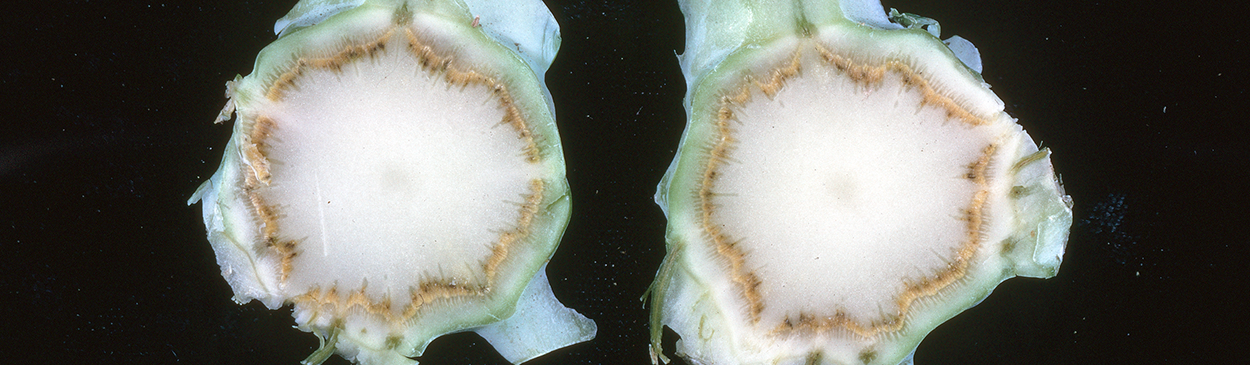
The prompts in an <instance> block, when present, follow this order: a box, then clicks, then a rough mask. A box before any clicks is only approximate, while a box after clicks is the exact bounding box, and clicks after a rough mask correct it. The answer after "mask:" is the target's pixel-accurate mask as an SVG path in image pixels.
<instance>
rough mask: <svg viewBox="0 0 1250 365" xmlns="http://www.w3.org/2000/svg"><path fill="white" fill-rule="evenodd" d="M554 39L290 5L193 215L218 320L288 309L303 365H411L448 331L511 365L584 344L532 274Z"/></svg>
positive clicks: (549, 198) (544, 250)
mask: <svg viewBox="0 0 1250 365" xmlns="http://www.w3.org/2000/svg"><path fill="white" fill-rule="evenodd" d="M509 9H510V10H509ZM509 11H511V13H509ZM474 14H476V15H474ZM482 16H486V17H487V18H486V20H485V21H482V20H481V19H482ZM475 18H476V19H475ZM554 24H555V23H554V20H553V19H551V15H550V13H549V12H547V10H546V8H545V7H544V5H543V4H542V3H541V2H528V3H524V4H515V5H513V6H511V7H509V8H504V7H503V5H502V4H493V5H492V4H477V3H475V4H470V5H466V4H464V3H460V2H458V1H434V2H405V1H364V2H360V1H306V2H303V3H301V4H300V5H297V6H296V8H295V10H293V11H292V14H290V15H288V16H287V17H285V18H283V20H282V21H279V23H278V25H277V27H276V29H275V30H276V31H277V32H280V33H281V34H282V36H281V37H280V38H279V40H278V41H276V42H274V44H272V45H270V46H269V47H266V49H265V50H264V51H262V52H261V54H260V56H259V57H258V59H257V63H256V69H255V70H254V71H253V72H252V74H251V75H249V76H248V77H246V78H242V77H241V78H238V79H236V80H235V81H232V82H230V83H229V84H228V86H227V96H228V97H229V98H230V102H229V103H228V105H227V108H226V110H224V111H223V113H222V117H221V118H219V119H229V117H230V115H231V112H232V111H233V112H235V113H237V115H238V119H237V121H236V124H235V133H234V136H233V137H232V138H231V140H230V143H229V144H228V146H227V148H226V154H225V157H224V158H223V161H222V165H221V168H220V169H219V170H218V171H217V173H216V174H214V176H213V177H212V179H210V181H208V182H206V183H205V184H204V185H203V186H202V187H201V188H200V191H198V192H197V193H196V195H195V197H193V198H192V202H194V201H196V200H201V199H202V200H203V201H204V217H205V225H206V226H207V227H208V235H209V240H210V242H211V243H212V244H213V247H214V250H215V251H216V253H217V257H218V263H219V264H220V265H221V266H222V272H223V275H224V276H225V277H226V279H227V281H229V282H230V285H231V287H232V288H233V289H234V291H235V300H237V301H239V302H240V303H242V302H246V301H249V300H252V299H257V300H260V301H261V302H263V303H265V305H267V306H269V307H270V308H277V307H279V306H281V305H283V304H286V303H292V304H294V306H295V313H294V315H295V319H296V323H297V324H298V325H299V328H301V329H303V330H305V331H310V332H314V333H316V334H317V335H318V336H319V337H321V338H322V339H323V340H328V341H325V342H323V345H322V349H321V350H318V351H317V352H316V353H314V354H313V355H312V356H310V357H309V360H308V361H307V362H312V363H318V362H320V361H322V360H324V359H325V358H326V357H328V356H329V355H330V354H331V353H333V352H336V351H337V352H338V353H339V354H342V355H343V356H344V357H346V358H348V359H352V360H355V361H357V362H360V363H365V364H389V363H413V362H414V361H413V360H412V359H410V357H413V356H418V355H420V354H421V352H422V351H423V350H424V348H425V347H426V345H428V344H429V342H430V341H432V340H433V339H434V338H435V337H437V336H439V335H441V334H444V333H449V332H456V331H464V330H474V331H478V332H479V333H481V334H482V335H483V337H485V338H486V339H487V340H489V341H490V342H491V343H492V344H493V345H495V346H496V348H497V349H498V350H499V351H500V353H501V354H503V355H504V357H505V358H507V359H508V360H509V361H513V362H522V361H525V360H528V359H530V358H533V357H536V356H539V355H542V354H543V353H546V352H548V351H550V350H553V349H556V348H559V347H563V346H566V345H569V344H573V343H577V342H581V341H585V340H589V339H590V338H593V337H594V333H595V326H594V323H593V322H591V321H590V320H588V319H586V318H585V317H583V316H581V315H580V314H577V313H576V312H574V311H572V310H570V309H567V308H565V307H564V306H562V305H561V304H560V303H559V302H558V301H557V300H556V299H555V297H554V296H553V295H552V292H551V289H550V288H549V286H548V284H547V280H546V276H545V274H543V271H542V270H543V268H544V267H545V264H546V261H547V259H548V258H549V257H550V256H551V254H552V252H553V251H554V250H555V248H556V246H557V245H558V243H559V241H560V237H561V235H562V234H563V231H564V227H565V225H566V224H567V222H568V218H569V197H568V186H567V183H566V180H565V176H564V173H565V172H564V160H563V156H562V152H561V150H560V141H559V135H558V134H557V132H556V127H555V122H554V119H553V113H552V109H551V102H550V97H549V96H548V93H547V91H546V86H545V85H544V84H543V83H542V74H543V72H544V71H545V70H546V67H547V65H549V64H550V62H551V58H552V56H554V53H555V48H557V47H558V44H559V38H558V37H559V36H558V31H557V30H556V27H555V25H554ZM502 33H508V34H509V37H510V38H507V39H501V38H500V35H499V34H502ZM504 40H507V41H509V42H508V43H506V44H505V43H503V41H504ZM520 41H525V42H526V43H525V44H524V45H522V43H521V42H520ZM518 51H528V53H526V54H524V55H522V54H521V53H518ZM537 333H541V335H537Z"/></svg>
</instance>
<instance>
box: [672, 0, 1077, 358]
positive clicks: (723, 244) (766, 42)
mask: <svg viewBox="0 0 1250 365" xmlns="http://www.w3.org/2000/svg"><path fill="white" fill-rule="evenodd" d="M681 7H682V11H683V12H684V13H685V15H686V27H687V29H686V44H687V49H686V51H685V53H684V54H682V56H681V64H682V69H683V71H684V73H685V75H686V80H687V84H688V89H687V90H688V91H687V95H686V99H685V103H686V110H687V113H688V115H689V122H688V124H687V127H686V131H685V134H684V135H683V136H682V141H681V146H680V149H679V151H678V154H677V157H676V159H675V160H674V161H673V164H672V166H671V167H670V168H669V171H668V173H667V174H666V175H665V177H664V180H663V181H662V182H661V183H660V186H659V191H658V192H657V194H656V201H657V203H659V204H660V206H661V207H662V208H664V210H665V213H666V215H667V216H668V219H669V225H668V233H667V241H668V254H667V257H666V258H665V261H664V264H663V265H662V266H661V269H660V271H659V274H658V276H657V278H656V279H655V282H654V283H653V284H652V287H651V289H650V291H649V293H648V295H649V300H650V305H651V310H652V317H651V331H652V351H653V355H654V360H655V361H657V362H658V361H665V362H667V361H668V359H667V357H666V356H665V355H664V352H663V350H664V349H662V348H661V344H660V342H661V341H660V337H661V331H662V328H663V326H668V327H670V328H671V329H673V330H674V331H675V332H676V333H677V334H678V335H679V336H680V340H679V341H678V342H677V345H676V349H675V352H676V353H677V354H678V355H679V356H681V357H683V358H685V359H686V360H688V361H689V362H691V363H694V364H721V365H725V364H883V365H893V364H900V363H911V361H912V360H911V356H912V353H913V352H914V351H915V348H916V346H917V345H918V344H919V343H920V341H921V339H923V338H924V336H925V335H926V334H928V333H929V332H930V331H931V330H933V329H934V328H935V327H937V325H938V324H940V323H942V322H943V321H945V320H947V319H950V318H951V317H953V316H955V315H956V314H958V313H959V312H961V311H963V310H964V309H967V308H969V307H971V306H973V305H975V304H976V303H978V302H979V301H981V300H982V299H984V298H985V297H986V296H988V295H989V293H990V291H991V290H993V288H994V287H995V286H997V285H998V283H1000V282H1002V281H1003V280H1006V279H1008V278H1010V277H1014V276H1028V277H1041V278H1045V277H1051V276H1054V275H1055V274H1056V272H1057V271H1058V269H1059V264H1060V262H1061V260H1062V256H1063V252H1064V247H1065V245H1066V242H1067V236H1068V229H1069V227H1070V226H1071V223H1072V215H1071V214H1072V213H1071V206H1072V202H1071V199H1070V198H1069V197H1068V196H1066V195H1065V194H1064V191H1063V188H1062V186H1061V185H1060V183H1059V182H1058V179H1057V178H1056V176H1055V174H1054V171H1053V168H1052V166H1051V163H1050V159H1049V153H1050V152H1049V150H1046V149H1040V150H1039V148H1038V146H1037V145H1036V144H1035V143H1034V142H1033V140H1032V139H1031V138H1030V137H1029V135H1028V134H1027V133H1025V132H1024V131H1023V130H1022V129H1021V127H1020V126H1019V125H1017V124H1016V123H1015V119H1013V118H1011V117H1010V116H1009V115H1007V114H1006V113H1005V112H1004V111H1003V103H1002V101H1001V100H999V99H998V97H997V96H996V95H995V94H994V93H993V92H991V91H990V89H989V85H987V84H985V82H984V81H983V80H982V79H981V76H980V71H981V69H980V68H981V65H980V59H979V58H980V57H979V55H978V54H977V50H976V48H975V47H973V46H972V44H971V43H969V42H968V41H966V40H963V39H961V38H958V37H952V38H950V39H948V40H946V41H945V42H943V41H941V40H939V39H938V38H937V36H938V34H937V33H938V30H937V23H936V22H935V21H932V20H930V19H926V18H923V17H919V16H915V15H912V14H900V13H898V12H895V11H892V12H891V13H890V14H889V15H887V13H886V12H885V11H884V10H883V9H882V8H881V5H880V4H879V3H878V2H877V1H875V0H861V1H841V2H839V1H836V0H810V1H771V0H765V1H748V2H741V3H738V2H734V3H728V2H714V1H701V0H689V1H682V2H681Z"/></svg>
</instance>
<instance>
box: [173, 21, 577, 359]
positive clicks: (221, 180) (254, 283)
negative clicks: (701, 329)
mask: <svg viewBox="0 0 1250 365" xmlns="http://www.w3.org/2000/svg"><path fill="white" fill-rule="evenodd" d="M507 9H513V10H516V11H514V12H506V11H505V10H507ZM402 11H408V12H411V14H410V16H408V18H410V19H411V20H412V21H413V23H414V24H416V27H417V28H418V29H419V32H421V33H423V34H425V35H426V36H432V37H435V38H437V41H438V42H439V44H441V45H444V46H443V49H444V50H454V52H456V53H457V56H456V59H457V62H461V63H462V65H464V66H469V67H473V68H474V69H477V70H493V71H494V72H495V73H494V74H493V75H489V76H493V77H494V78H495V79H497V80H499V81H501V82H502V83H504V84H506V85H509V88H510V89H509V92H510V95H511V97H512V99H513V101H514V103H515V105H517V107H518V109H519V111H520V112H521V113H522V116H523V118H525V120H526V121H527V123H528V124H529V125H530V127H531V128H532V129H533V130H534V131H535V133H534V134H535V140H534V142H535V144H536V145H537V147H538V151H539V154H540V156H541V160H542V163H543V166H544V168H543V169H544V170H545V172H544V176H545V178H544V181H545V183H544V194H543V198H542V203H541V206H540V208H539V212H538V214H537V215H536V216H534V220H533V225H532V227H533V231H532V232H531V234H530V235H529V236H528V242H527V244H524V245H519V246H517V247H514V249H513V250H511V251H510V254H509V256H508V259H506V260H505V261H504V262H503V263H502V265H501V266H500V267H499V272H500V273H501V274H500V275H499V276H497V278H496V282H495V286H494V288H495V289H494V290H492V291H491V292H490V295H489V296H488V297H486V298H470V299H464V300H459V301H453V302H449V303H446V305H428V306H426V307H425V308H423V310H422V311H421V312H420V313H419V314H418V316H419V317H420V318H419V319H415V320H414V321H415V322H414V324H413V325H412V326H410V327H409V328H408V330H407V332H406V333H404V338H403V339H402V343H401V344H399V346H398V348H397V349H395V350H391V349H389V346H388V345H387V344H386V343H385V341H386V339H385V338H379V337H372V336H370V337H360V336H358V335H356V334H355V333H356V332H353V331H340V330H338V329H337V328H338V327H335V326H336V325H334V324H333V323H334V322H333V321H331V319H328V318H311V317H308V316H306V315H304V316H301V315H300V313H301V308H298V307H297V308H296V315H297V323H299V325H300V326H299V327H300V328H301V329H303V330H305V331H311V332H314V333H316V334H318V335H319V336H321V337H323V338H335V339H336V340H337V342H338V344H337V349H338V351H339V352H340V353H341V354H343V355H344V357H347V358H349V359H353V358H354V359H356V360H358V361H361V362H364V363H411V362H412V361H411V359H407V358H405V356H418V355H420V354H421V352H422V351H423V350H424V348H425V347H426V346H427V345H428V344H429V343H430V341H432V340H433V339H434V338H435V337H437V336H439V335H442V334H445V333H449V332H455V331H462V330H472V329H473V328H477V327H480V326H485V325H489V324H491V323H495V322H498V321H500V320H503V319H507V318H509V317H510V316H512V315H513V314H514V312H515V310H516V303H517V300H518V298H521V297H522V293H523V292H524V290H525V288H527V287H530V286H531V284H534V280H536V279H535V278H536V277H542V278H544V279H543V280H544V282H543V283H542V285H543V286H545V285H547V284H546V282H545V275H538V276H535V275H536V274H538V273H540V270H541V269H542V268H543V267H544V266H545V263H546V260H547V259H548V258H549V257H550V255H551V254H552V253H553V252H554V249H555V247H556V245H558V243H559V241H560V238H561V236H562V235H563V232H564V227H565V226H566V224H567V222H568V218H569V214H570V205H569V197H568V193H569V189H568V184H567V181H566V179H565V176H564V171H565V167H564V158H563V154H562V152H561V148H560V141H559V134H558V132H557V130H556V125H555V120H554V115H555V113H554V107H553V103H552V100H551V96H550V93H549V91H548V90H547V87H546V84H545V83H544V82H543V76H544V73H545V72H546V69H547V67H548V66H550V63H551V61H552V59H553V58H554V56H555V53H556V50H557V49H558V47H559V39H560V38H559V27H558V25H557V24H556V23H555V21H554V18H553V17H552V15H551V14H550V12H548V11H547V9H546V8H545V6H544V5H543V4H542V3H541V2H538V1H529V2H523V3H522V4H505V3H504V2H484V1H477V0H474V1H471V4H469V5H466V4H465V3H463V2H461V1H459V0H435V1H415V2H405V1H398V0H377V1H364V2H361V1H316V0H305V1H303V2H301V3H300V4H298V5H297V6H296V7H295V9H293V10H292V11H291V13H290V14H288V15H287V17H284V18H283V20H280V21H279V22H278V24H277V25H276V28H277V29H276V30H277V31H278V32H279V33H281V36H280V37H279V39H278V40H277V41H275V42H274V43H273V44H271V45H269V46H268V47H266V48H265V49H264V50H262V51H261V53H260V54H259V55H258V57H257V61H256V66H255V68H254V70H253V71H252V73H251V74H250V75H249V76H247V77H246V78H240V79H236V81H235V82H233V83H231V84H228V86H229V87H228V90H227V93H228V96H229V97H230V100H229V101H228V105H227V107H226V108H225V109H224V110H223V112H222V114H223V117H221V118H219V121H221V120H226V119H229V115H230V112H231V111H232V110H233V111H236V112H237V115H238V118H237V120H236V123H235V126H234V131H235V133H234V135H233V136H232V137H231V139H230V141H229V143H228V145H227V148H226V153H225V155H224V156H223V160H222V165H221V168H220V169H219V170H218V171H217V172H216V173H214V175H213V177H212V178H210V179H209V181H207V182H205V183H204V184H203V185H202V186H201V187H200V189H199V190H197V191H196V193H195V195H194V196H193V197H192V198H191V201H189V202H188V203H189V204H190V203H194V202H195V201H198V200H202V201H203V202H204V203H205V204H204V208H203V212H204V219H205V226H206V227H207V231H208V237H209V241H210V242H211V243H213V248H214V251H215V252H216V254H217V258H218V263H219V265H221V267H222V273H223V276H224V277H225V278H226V279H227V281H228V282H229V283H230V285H231V287H232V289H234V292H235V300H236V301H238V302H240V303H243V302H246V301H250V300H252V299H257V300H260V301H261V302H263V303H264V304H265V305H266V306H267V307H270V308H277V307H280V306H282V305H283V304H284V303H287V302H288V300H289V298H290V297H292V296H294V295H298V294H300V293H287V292H284V291H283V289H282V288H281V287H280V285H278V283H277V282H276V277H277V274H276V273H277V271H278V263H277V262H276V260H275V259H274V258H272V257H262V256H259V255H257V254H256V253H255V252H256V251H255V248H256V247H254V244H253V242H259V240H258V238H257V236H258V233H257V232H255V228H254V227H255V223H254V218H253V217H252V216H251V215H250V214H249V213H248V211H247V210H248V209H246V207H249V203H248V201H247V198H246V193H245V192H243V191H242V188H241V187H242V186H243V185H244V184H243V183H242V182H243V179H244V178H243V177H244V174H248V173H252V171H251V169H249V168H248V166H250V164H251V163H252V161H248V160H247V158H246V157H245V156H244V154H243V153H242V152H241V147H242V146H246V145H248V144H250V143H251V141H250V140H249V137H248V131H250V130H251V128H252V125H253V124H254V123H255V119H256V118H257V116H258V110H261V109H263V108H264V107H266V106H267V105H268V104H269V102H268V100H267V99H266V97H265V94H266V92H267V89H268V86H269V85H271V84H272V83H273V82H274V80H276V79H277V78H278V77H279V76H280V75H281V74H282V73H283V72H286V70H288V69H289V68H290V67H291V66H292V65H293V62H294V61H295V60H296V59H298V58H301V57H314V58H316V57H328V56H331V55H334V54H337V53H338V52H341V51H342V50H343V49H344V47H345V46H347V45H348V44H351V43H357V42H361V41H371V40H373V39H375V38H376V37H377V36H379V35H380V34H381V33H382V32H384V31H385V30H386V29H390V28H392V27H393V26H394V21H395V19H396V14H397V13H400V12H402ZM475 14H479V15H478V16H481V15H480V14H487V19H486V21H480V22H479V24H478V25H479V26H476V27H475V26H474V24H473V20H474V15H475ZM232 207H237V208H232ZM246 227H253V228H246ZM534 285H537V284H534ZM547 293H548V295H549V293H550V290H549V289H548V290H547ZM534 298H537V297H534ZM531 299H533V298H531ZM548 299H549V300H548V301H547V304H552V305H558V301H556V300H555V299H554V297H551V298H548ZM544 300H547V299H544ZM553 303H554V304H553ZM570 312H571V310H570ZM573 317H579V318H580V321H578V320H574V319H571V318H573ZM563 321H564V322H561V323H562V324H575V325H577V326H576V328H575V329H574V330H573V331H572V332H571V334H569V335H568V336H565V338H564V339H565V340H568V339H571V338H576V339H579V340H585V339H588V338H591V337H593V335H594V326H593V322H589V320H588V319H585V317H581V316H580V315H578V314H576V313H575V312H572V313H571V315H570V314H567V313H566V316H565V317H564V320H563ZM513 322H515V321H513ZM587 323H589V326H587V325H586V324H587ZM574 335H576V336H574ZM514 336H515V335H514ZM570 336H571V337H570ZM556 342H559V341H556ZM570 343H572V342H570ZM544 344H545V345H544ZM553 344H554V342H551V341H547V342H542V341H539V342H537V345H535V344H530V345H531V346H529V347H530V350H528V352H527V351H524V350H515V351H514V350H509V349H506V348H501V349H500V350H501V352H506V351H513V352H518V351H519V352H518V353H525V355H518V356H520V357H527V358H528V357H533V356H537V355H538V354H540V353H538V354H535V353H533V351H534V350H533V349H535V348H539V347H547V350H550V349H554V348H555V347H553V346H554V345H553ZM327 346H328V347H327V348H334V347H335V346H336V344H335V343H333V342H332V343H330V344H328V345H327ZM504 346H507V345H504ZM397 351H398V352H397ZM514 357H515V356H514Z"/></svg>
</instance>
